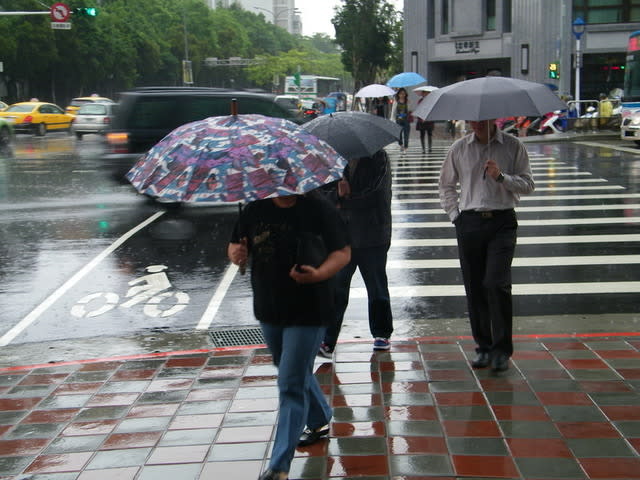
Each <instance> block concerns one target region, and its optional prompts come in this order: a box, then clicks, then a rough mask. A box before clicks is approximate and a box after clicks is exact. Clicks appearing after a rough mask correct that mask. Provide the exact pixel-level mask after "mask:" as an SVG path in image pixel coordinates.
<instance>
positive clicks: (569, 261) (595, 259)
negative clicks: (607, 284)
mask: <svg viewBox="0 0 640 480" xmlns="http://www.w3.org/2000/svg"><path fill="white" fill-rule="evenodd" d="M632 263H640V255H584V256H567V257H524V258H522V257H516V258H514V259H513V266H514V267H562V266H576V265H628V264H632ZM387 268H397V269H409V268H460V261H459V260H458V259H457V258H438V259H428V260H388V261H387Z"/></svg>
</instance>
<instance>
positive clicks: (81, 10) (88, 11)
mask: <svg viewBox="0 0 640 480" xmlns="http://www.w3.org/2000/svg"><path fill="white" fill-rule="evenodd" d="M73 13H74V15H78V16H79V17H96V16H97V15H98V9H97V8H96V7H78V8H74V9H73Z"/></svg>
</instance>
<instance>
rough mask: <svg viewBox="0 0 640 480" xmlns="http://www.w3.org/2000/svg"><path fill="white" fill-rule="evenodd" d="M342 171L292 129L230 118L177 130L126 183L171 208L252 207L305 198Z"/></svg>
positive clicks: (319, 146)
mask: <svg viewBox="0 0 640 480" xmlns="http://www.w3.org/2000/svg"><path fill="white" fill-rule="evenodd" d="M345 165H346V160H345V159H344V158H342V157H341V156H340V155H338V153H336V151H335V150H334V149H333V148H332V147H331V146H329V145H328V144H327V143H325V142H324V141H322V140H320V139H318V138H317V137H315V136H313V135H312V134H310V133H308V132H307V131H306V130H303V129H302V128H301V127H300V126H298V125H296V124H295V123H293V122H290V121H288V120H284V119H281V118H272V117H265V116H263V115H231V116H224V117H209V118H206V119H204V120H199V121H197V122H192V123H188V124H186V125H183V126H181V127H178V128H177V129H175V130H174V131H173V132H171V133H169V134H168V135H167V136H166V137H165V138H163V139H162V140H161V141H160V142H158V143H157V144H156V145H155V146H154V147H153V148H152V149H151V150H149V152H148V153H147V155H145V156H144V157H143V158H142V159H141V160H139V161H138V162H137V163H136V164H135V165H134V166H133V168H132V169H131V170H130V171H129V172H128V173H127V178H128V179H129V181H130V182H131V184H132V185H133V186H134V187H135V188H136V190H137V191H138V192H140V193H143V194H146V195H150V196H153V197H158V198H164V199H168V200H172V201H176V202H241V201H244V202H251V201H254V200H260V199H263V198H269V197H278V196H284V195H294V194H301V193H305V192H308V191H310V190H313V189H314V188H317V187H319V186H322V185H324V184H326V183H330V182H332V181H334V180H337V179H340V178H341V177H342V173H343V170H344V167H345Z"/></svg>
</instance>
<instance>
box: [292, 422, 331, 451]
mask: <svg viewBox="0 0 640 480" xmlns="http://www.w3.org/2000/svg"><path fill="white" fill-rule="evenodd" d="M327 435H329V427H328V426H325V427H323V428H321V429H320V430H311V429H310V428H305V430H304V432H302V435H301V436H300V441H299V442H298V446H299V447H306V446H308V445H313V444H314V443H316V442H317V441H318V440H320V439H321V438H323V437H326V436H327Z"/></svg>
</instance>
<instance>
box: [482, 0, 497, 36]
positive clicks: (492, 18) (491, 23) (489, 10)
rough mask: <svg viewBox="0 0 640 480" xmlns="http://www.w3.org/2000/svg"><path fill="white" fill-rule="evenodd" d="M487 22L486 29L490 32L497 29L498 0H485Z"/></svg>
mask: <svg viewBox="0 0 640 480" xmlns="http://www.w3.org/2000/svg"><path fill="white" fill-rule="evenodd" d="M485 2H486V3H485V12H486V23H485V26H484V29H485V30H486V31H488V32H491V31H494V30H495V29H496V0H485Z"/></svg>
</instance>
